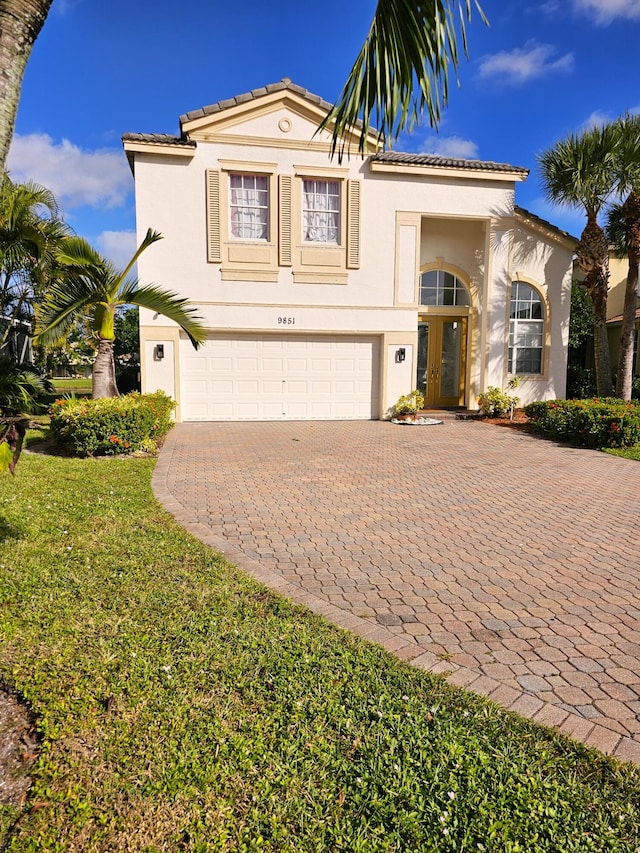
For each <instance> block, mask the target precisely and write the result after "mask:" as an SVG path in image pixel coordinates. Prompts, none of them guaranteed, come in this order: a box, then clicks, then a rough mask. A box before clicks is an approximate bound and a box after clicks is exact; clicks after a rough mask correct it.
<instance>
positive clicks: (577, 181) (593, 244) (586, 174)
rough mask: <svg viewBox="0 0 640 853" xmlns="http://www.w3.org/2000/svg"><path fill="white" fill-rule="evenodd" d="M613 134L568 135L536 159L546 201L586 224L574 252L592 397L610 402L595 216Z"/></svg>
mask: <svg viewBox="0 0 640 853" xmlns="http://www.w3.org/2000/svg"><path fill="white" fill-rule="evenodd" d="M616 145H617V133H616V131H615V129H614V128H613V126H612V125H607V126H605V127H596V128H592V129H590V130H586V131H583V132H582V133H580V134H572V135H571V136H569V137H567V138H566V139H563V140H561V141H560V142H557V143H556V144H555V145H554V146H553V147H552V148H549V149H548V150H547V151H545V152H544V153H543V154H542V155H541V156H540V157H539V165H540V171H541V173H542V183H543V186H544V189H545V192H546V195H547V199H548V200H549V201H551V202H553V203H555V204H563V205H567V206H569V207H574V208H582V209H583V210H584V212H585V214H586V217H587V222H586V225H585V227H584V230H583V232H582V234H581V236H580V241H579V242H578V245H577V246H576V257H577V261H578V265H579V267H580V269H581V270H582V272H583V273H584V275H585V285H586V287H587V290H588V292H589V295H590V296H591V300H592V303H593V313H594V354H595V362H596V384H597V388H598V394H599V395H601V396H611V395H612V394H613V386H612V382H611V360H610V356H609V339H608V337H607V327H606V322H607V290H608V287H609V243H608V240H607V237H606V235H605V233H604V230H603V229H602V227H601V225H600V223H599V222H598V214H599V213H600V211H601V210H602V208H603V206H604V204H605V203H606V202H607V200H608V199H609V198H610V197H611V195H612V193H613V191H614V189H615V187H616V183H617V181H616V171H615V162H614V160H615V149H616Z"/></svg>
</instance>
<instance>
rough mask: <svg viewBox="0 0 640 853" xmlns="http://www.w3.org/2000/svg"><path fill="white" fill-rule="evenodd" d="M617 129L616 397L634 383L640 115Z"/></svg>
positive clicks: (611, 230) (613, 226) (612, 229)
mask: <svg viewBox="0 0 640 853" xmlns="http://www.w3.org/2000/svg"><path fill="white" fill-rule="evenodd" d="M614 127H615V129H616V131H617V132H618V134H619V136H618V144H617V147H616V158H615V162H616V172H617V176H618V191H619V193H620V195H621V197H622V198H623V201H622V203H621V204H617V205H613V206H612V207H611V210H610V212H609V217H608V225H607V234H608V237H609V240H610V242H611V244H612V245H613V246H614V247H615V249H616V250H617V252H618V254H620V255H621V256H623V257H624V256H625V255H626V256H627V258H628V259H629V271H628V273H627V283H626V287H625V296H624V308H623V312H622V328H621V330H620V349H619V353H618V376H617V381H616V396H617V397H621V398H622V399H623V400H630V399H631V386H632V382H633V337H634V332H635V325H636V309H637V307H638V265H639V264H640V117H638V116H631V115H626V116H624V117H623V118H620V119H618V121H617V122H616V123H615V125H614Z"/></svg>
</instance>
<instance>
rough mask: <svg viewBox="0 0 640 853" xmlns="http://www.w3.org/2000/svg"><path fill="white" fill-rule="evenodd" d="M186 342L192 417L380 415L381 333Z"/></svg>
mask: <svg viewBox="0 0 640 853" xmlns="http://www.w3.org/2000/svg"><path fill="white" fill-rule="evenodd" d="M181 347H182V349H181V359H180V361H181V398H182V418H183V420H185V421H222V420H230V421H244V420H251V421H254V420H262V421H273V420H340V419H344V420H368V419H371V418H376V417H378V409H377V388H378V375H377V364H378V352H377V341H376V340H375V339H373V338H349V339H345V338H339V337H335V338H324V337H317V338H297V337H287V338H275V337H270V336H268V335H261V336H255V337H250V338H249V337H242V338H237V337H231V336H216V337H215V338H210V339H209V340H207V341H206V342H205V343H204V344H203V345H202V346H201V347H200V349H199V350H197V351H196V350H194V349H193V347H192V346H191V344H190V343H189V342H188V341H183V342H182V344H181Z"/></svg>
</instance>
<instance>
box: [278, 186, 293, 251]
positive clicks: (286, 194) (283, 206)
mask: <svg viewBox="0 0 640 853" xmlns="http://www.w3.org/2000/svg"><path fill="white" fill-rule="evenodd" d="M292 184H293V179H292V177H291V175H280V176H279V205H278V211H279V229H278V261H279V263H280V266H281V267H290V266H291V264H292V263H293V252H292V245H291V231H292V227H291V194H292Z"/></svg>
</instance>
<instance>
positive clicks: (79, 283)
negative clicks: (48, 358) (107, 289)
mask: <svg viewBox="0 0 640 853" xmlns="http://www.w3.org/2000/svg"><path fill="white" fill-rule="evenodd" d="M97 285H98V286H96V283H95V282H93V281H92V280H91V278H90V277H88V276H77V275H70V276H67V277H65V278H64V280H63V281H62V282H61V283H58V284H56V285H54V286H53V287H52V288H51V289H50V290H49V292H48V293H47V296H46V298H45V300H44V302H43V303H42V305H41V306H40V307H39V309H38V311H37V314H36V334H35V336H34V342H35V343H37V344H42V345H43V346H50V345H52V344H56V343H58V341H60V340H61V339H62V338H63V337H64V336H65V335H66V334H67V333H68V332H69V331H70V330H71V329H72V328H73V326H74V325H75V324H76V323H77V322H78V318H79V317H81V316H83V315H85V314H86V313H87V312H88V311H89V309H90V307H91V306H92V305H95V304H96V303H99V302H100V301H101V298H100V297H101V296H102V290H101V289H100V287H99V282H98V283H97Z"/></svg>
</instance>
